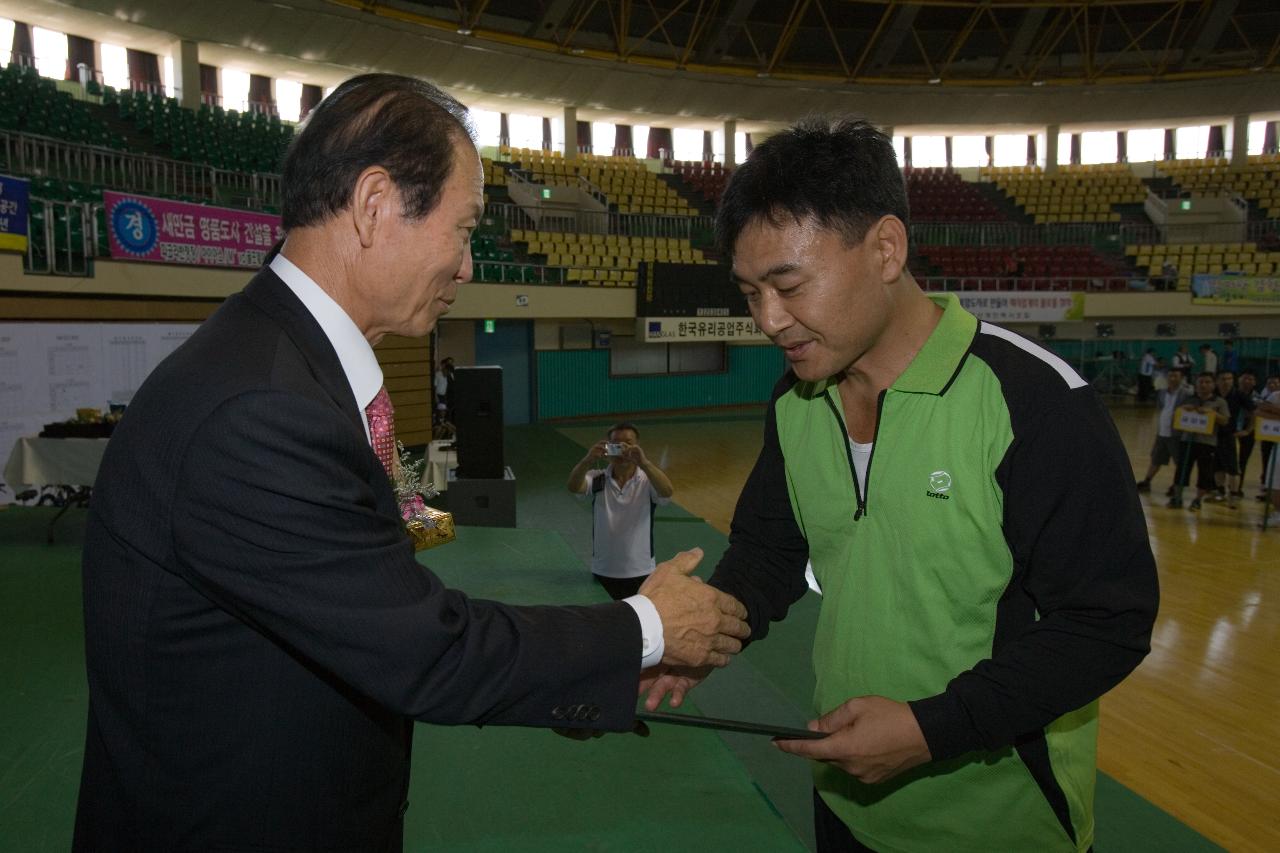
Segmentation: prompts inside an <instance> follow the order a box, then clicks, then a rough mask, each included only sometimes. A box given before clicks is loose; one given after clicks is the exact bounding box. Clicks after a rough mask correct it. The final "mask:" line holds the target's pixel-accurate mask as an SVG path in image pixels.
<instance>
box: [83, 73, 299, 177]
mask: <svg viewBox="0 0 1280 853" xmlns="http://www.w3.org/2000/svg"><path fill="white" fill-rule="evenodd" d="M103 105H104V106H108V107H110V106H113V105H114V107H115V109H116V112H117V115H119V117H120V118H121V119H122V120H123V121H125V122H126V123H128V124H129V125H130V126H131V127H132V129H133V130H134V131H135V132H136V133H137V134H138V135H139V136H142V137H143V138H144V139H145V140H146V141H147V142H148V143H150V146H151V147H154V148H155V149H156V150H157V152H158V153H161V154H163V155H164V156H167V157H172V158H173V159H174V160H182V161H185V162H190V163H200V164H203V165H208V166H213V167H214V168H216V169H230V170H234V171H239V172H278V171H280V161H281V159H282V158H283V157H284V152H285V149H286V148H287V147H288V145H289V140H291V139H292V138H293V127H292V126H291V125H288V124H285V123H283V122H281V121H280V118H279V117H278V116H267V115H266V114H265V113H250V112H244V113H241V112H237V111H236V110H224V109H223V108H222V107H210V106H209V105H208V104H203V105H201V107H200V109H199V110H189V109H186V108H185V107H183V106H182V105H180V104H179V103H178V101H177V100H176V99H174V98H166V97H163V96H161V95H149V94H147V93H145V92H119V93H117V92H115V91H114V90H113V89H111V88H110V87H107V88H106V89H105V90H104V93H103Z"/></svg>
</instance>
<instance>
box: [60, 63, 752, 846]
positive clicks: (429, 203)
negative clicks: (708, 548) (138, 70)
mask: <svg viewBox="0 0 1280 853" xmlns="http://www.w3.org/2000/svg"><path fill="white" fill-rule="evenodd" d="M465 114H466V110H465V108H464V107H463V106H462V105H461V104H459V103H457V102H456V101H454V100H453V99H452V98H450V97H449V96H447V95H445V94H444V93H442V92H440V91H439V90H438V89H436V88H434V87H432V86H430V85H429V84H426V83H423V82H421V81H418V80H413V79H410V78H405V77H397V76H393V75H380V74H372V75H364V76H362V77H357V78H354V79H352V80H349V81H347V82H346V83H344V84H343V85H341V86H339V87H338V88H337V90H336V91H334V92H333V94H332V95H330V96H329V98H327V99H326V100H325V101H324V103H322V104H321V105H320V106H319V108H318V109H317V110H316V111H315V112H314V113H313V115H312V116H311V117H310V119H309V121H308V123H307V126H306V127H305V128H304V129H303V130H302V132H301V133H300V134H299V135H298V137H297V138H296V140H295V141H294V143H293V146H292V148H291V149H290V151H289V154H288V155H287V157H286V160H285V164H284V175H283V187H284V201H283V219H284V222H283V224H284V228H285V231H286V240H285V244H284V247H283V250H282V251H281V252H280V253H279V254H278V255H277V256H276V257H274V258H273V259H272V260H271V261H270V264H269V265H268V266H267V267H265V268H264V269H263V270H262V271H261V272H260V273H259V274H258V275H257V276H256V277H255V278H254V279H253V280H252V281H251V282H250V283H249V285H248V286H247V287H246V288H245V289H244V290H243V291H242V292H241V293H239V294H237V295H235V296H232V297H231V298H229V299H228V300H227V301H226V303H225V304H224V305H222V306H221V307H220V308H219V309H218V311H217V312H216V313H215V314H214V315H213V316H212V317H211V318H210V319H209V320H208V321H207V322H205V323H204V324H203V325H202V326H201V328H200V329H199V330H198V331H197V332H196V334H195V335H193V336H192V338H191V339H190V341H188V342H187V343H186V344H185V345H184V346H182V347H181V348H180V349H178V350H177V351H176V352H175V353H174V354H173V355H172V356H171V357H170V358H168V359H166V360H165V361H164V363H162V364H161V365H160V366H159V367H158V368H157V369H156V370H155V372H154V373H153V374H152V376H151V377H150V378H149V379H148V380H147V381H146V383H145V384H144V385H143V387H142V388H141V389H140V390H139V392H138V394H137V396H136V397H135V398H134V400H133V402H132V404H131V405H130V407H129V414H128V417H127V418H126V419H125V420H124V421H123V422H122V423H121V425H120V426H119V428H118V429H117V431H116V433H115V435H114V437H113V438H112V441H111V445H110V447H109V448H108V450H107V453H106V457H105V458H104V460H103V464H102V468H101V471H100V475H99V478H98V482H97V483H96V485H95V491H94V502H93V507H92V509H91V511H90V517H89V522H88V530H87V534H86V541H85V547H84V607H85V629H86V647H87V648H86V651H87V666H88V676H89V697H90V702H89V721H88V734H87V743H86V749H85V759H84V770H83V776H82V780H81V788H80V800H79V806H78V810H77V815H76V834H75V849H77V850H83V851H114V850H164V851H169V850H187V849H193V850H194V849H200V850H204V849H217V850H294V849H320V848H325V849H342V850H398V849H400V847H401V844H402V827H403V815H404V811H405V809H406V808H407V806H408V803H407V801H406V799H405V794H406V791H407V789H408V784H409V758H410V751H411V749H410V748H411V736H412V723H413V721H414V720H423V721H428V722H433V723H445V724H461V723H471V724H486V725H527V726H547V727H570V728H572V727H580V728H585V729H598V730H615V731H617V730H626V729H628V728H630V727H631V726H632V725H633V723H634V715H635V700H636V692H637V686H638V684H639V683H640V679H641V674H642V666H649V665H655V664H657V663H659V662H662V663H666V664H685V665H697V664H706V663H711V664H718V665H723V664H725V663H727V662H728V659H729V656H730V655H731V654H734V653H736V652H737V651H739V650H740V648H741V644H740V642H739V641H740V639H742V638H744V637H745V636H746V634H747V631H748V629H747V627H746V625H745V623H744V622H743V621H742V619H743V617H744V616H745V611H744V610H743V609H742V606H741V605H740V604H739V603H738V602H737V601H735V600H734V599H732V598H731V597H729V596H726V595H725V594H723V593H720V592H718V591H716V590H714V589H712V588H711V587H710V586H707V585H705V584H702V583H700V582H699V581H698V580H697V579H696V578H693V577H690V576H689V573H690V572H691V571H692V570H693V568H694V566H695V565H696V563H697V561H698V559H699V557H700V554H699V553H698V552H696V551H693V552H686V553H684V554H681V555H678V556H677V557H676V558H675V559H673V560H672V561H669V562H667V563H664V564H663V565H662V566H661V567H659V570H658V571H657V572H655V574H654V575H653V577H652V578H651V579H650V580H649V581H648V582H647V583H646V584H645V585H644V587H643V588H641V590H640V594H639V595H637V596H635V597H634V598H631V599H627V600H626V601H621V602H614V603H610V604H602V605H599V606H594V607H511V606H506V605H503V604H500V603H497V602H492V601H479V600H474V599H470V598H468V597H467V596H466V595H464V594H463V593H461V592H458V591H455V590H450V589H446V588H445V587H444V586H443V585H442V584H441V582H440V581H439V579H437V578H436V577H435V575H433V574H432V573H431V572H430V571H428V570H426V569H425V568H423V567H422V566H420V565H419V564H418V563H417V562H416V561H415V560H414V556H413V547H412V544H411V543H410V541H409V539H408V538H407V537H406V535H405V532H404V529H403V527H402V524H401V519H400V513H399V507H398V505H397V500H396V497H395V495H394V493H393V490H392V487H391V484H390V482H389V479H388V473H387V470H386V466H387V464H388V460H387V459H386V456H385V454H383V457H382V458H381V459H380V457H379V454H378V452H376V451H379V450H382V449H383V447H382V445H383V444H385V441H386V439H387V433H386V430H385V429H384V428H383V427H382V426H380V424H383V423H384V421H382V420H378V421H377V423H375V420H376V419H380V418H383V417H384V416H385V415H386V408H387V406H388V403H387V399H386V393H385V389H383V388H382V375H381V371H380V370H379V368H378V365H377V361H376V360H375V358H374V354H373V349H372V345H373V344H375V343H376V342H377V341H378V340H379V339H381V338H382V337H383V336H384V335H386V334H399V335H412V336H422V335H425V334H427V333H428V332H429V331H430V330H431V329H432V328H433V327H434V326H435V323H436V321H437V320H438V319H439V317H440V316H441V315H443V314H444V313H446V312H447V311H448V310H449V306H450V304H451V303H452V302H453V300H454V298H455V297H456V295H457V290H458V286H459V285H460V284H462V283H463V282H466V281H467V280H469V279H470V277H471V269H472V267H471V256H470V244H469V238H470V235H471V231H472V229H474V228H475V227H476V224H477V222H478V220H479V218H480V216H481V214H482V212H483V203H482V189H483V177H482V175H483V173H482V169H481V165H480V160H479V157H478V156H477V152H476V148H475V145H474V144H473V142H472V140H471V138H470V136H469V134H468V131H467V124H466V117H465ZM375 413H376V416H375ZM482 793H483V795H484V796H493V792H492V791H490V790H487V789H486V790H485V791H483V792H482Z"/></svg>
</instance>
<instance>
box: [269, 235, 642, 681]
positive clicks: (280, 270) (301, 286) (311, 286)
mask: <svg viewBox="0 0 1280 853" xmlns="http://www.w3.org/2000/svg"><path fill="white" fill-rule="evenodd" d="M271 271H272V272H274V273H275V274H276V275H278V276H279V277H280V280H281V281H283V282H284V283H285V285H286V286H287V287H288V288H289V289H290V290H292V291H293V294H294V296H297V297H298V300H299V301H301V302H302V304H303V307H305V308H306V309H307V310H308V311H309V312H311V316H312V317H314V318H315V321H316V322H317V323H318V324H320V330H321V331H322V332H324V336H325V337H326V338H328V339H329V343H330V344H332V346H333V350H334V352H336V353H337V354H338V363H339V364H341V365H342V372H343V373H344V374H346V377H347V382H348V383H349V384H350V385H351V393H352V395H353V396H354V397H355V398H356V408H357V409H359V410H360V420H361V422H363V423H364V435H365V438H366V439H369V442H370V444H372V443H373V439H372V437H371V436H370V434H369V418H368V416H367V415H366V414H365V411H364V410H365V407H366V406H368V405H369V404H370V403H371V402H373V398H374V397H376V396H378V391H379V390H380V389H381V388H382V368H381V367H379V366H378V359H377V357H376V356H375V355H374V354H373V347H372V346H370V345H369V341H368V340H366V339H365V336H364V333H363V332H361V331H360V328H359V327H358V326H356V324H355V323H354V322H352V320H351V317H349V316H348V315H347V312H346V311H343V310H342V306H341V305H339V304H338V303H337V302H335V301H334V300H333V297H331V296H330V295H329V294H327V293H325V292H324V290H323V289H322V288H321V287H320V285H318V284H316V283H315V281H313V280H312V278H311V276H309V275H307V274H306V273H304V272H303V271H302V270H300V269H298V267H297V266H296V265H295V264H294V263H293V262H292V261H290V260H289V259H288V258H286V257H285V256H284V255H283V254H279V255H276V256H275V257H274V258H273V259H272V260H271ZM623 600H624V601H626V603H627V604H629V605H631V609H632V610H634V611H635V612H636V616H637V617H639V619H640V635H641V639H642V644H641V656H642V657H641V660H640V665H641V666H642V667H650V666H654V665H655V664H657V663H660V662H661V661H662V653H663V651H664V650H665V643H664V642H663V639H662V617H660V616H659V615H658V608H656V607H654V606H653V602H652V601H650V600H649V599H648V597H647V596H643V595H633V596H631V597H630V598H626V599H623Z"/></svg>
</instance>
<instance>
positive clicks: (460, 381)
mask: <svg viewBox="0 0 1280 853" xmlns="http://www.w3.org/2000/svg"><path fill="white" fill-rule="evenodd" d="M449 397H450V403H452V405H453V425H454V426H455V427H456V428H457V430H458V436H457V438H456V439H455V441H454V444H455V445H457V450H458V478H459V479H487V480H501V479H502V476H503V469H504V468H505V467H506V465H505V463H504V461H503V455H502V368H501V367H459V368H456V369H455V370H454V372H453V381H452V382H451V383H449Z"/></svg>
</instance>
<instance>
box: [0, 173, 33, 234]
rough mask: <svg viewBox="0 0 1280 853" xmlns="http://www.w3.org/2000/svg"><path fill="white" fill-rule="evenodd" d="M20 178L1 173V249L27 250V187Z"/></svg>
mask: <svg viewBox="0 0 1280 853" xmlns="http://www.w3.org/2000/svg"><path fill="white" fill-rule="evenodd" d="M28 186H29V185H28V183H27V182H26V181H24V180H22V179H20V178H10V177H9V176H7V175H0V249H10V250H12V251H15V252H25V251H26V250H27V189H28Z"/></svg>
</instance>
